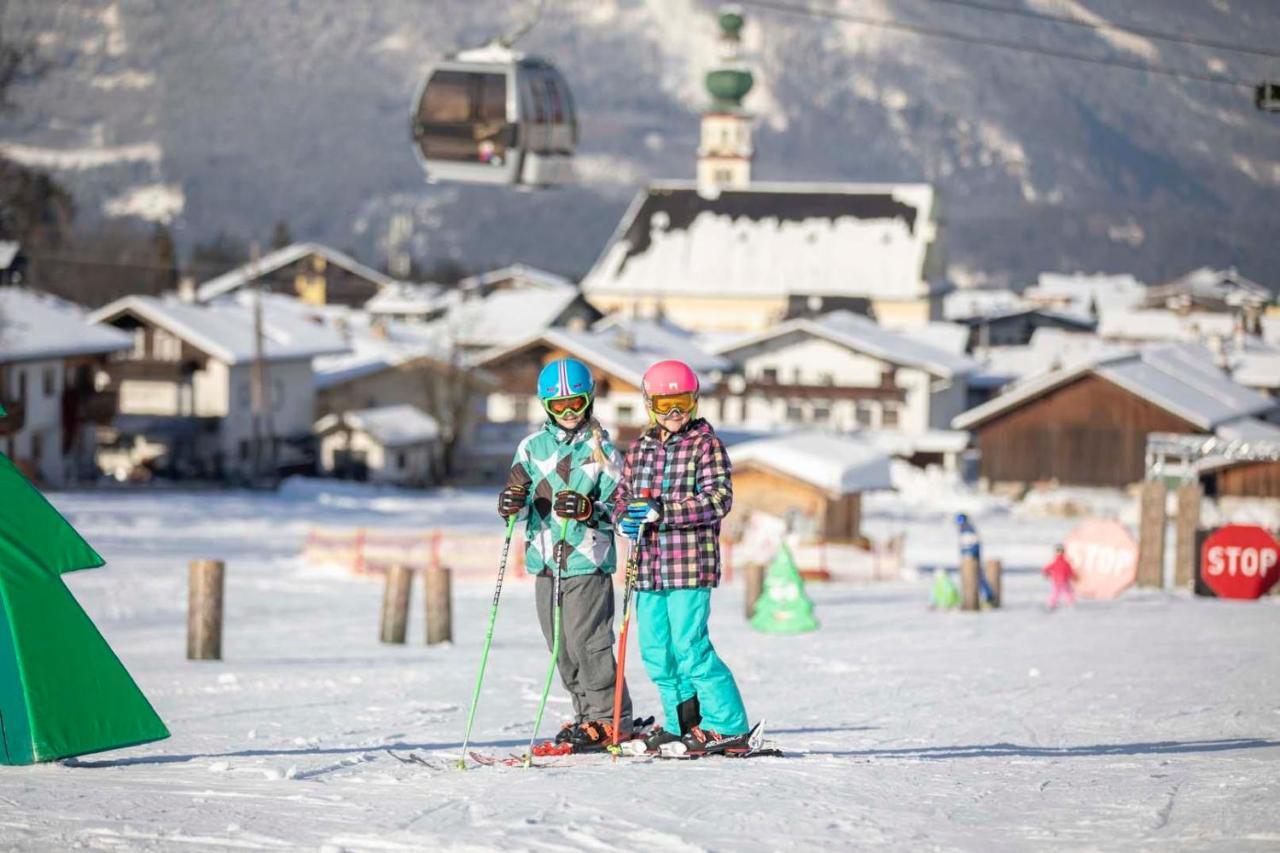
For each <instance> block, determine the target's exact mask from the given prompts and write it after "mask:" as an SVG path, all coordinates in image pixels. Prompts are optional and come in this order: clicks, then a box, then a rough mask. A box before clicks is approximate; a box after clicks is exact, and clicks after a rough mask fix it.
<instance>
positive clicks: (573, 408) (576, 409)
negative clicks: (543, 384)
mask: <svg viewBox="0 0 1280 853" xmlns="http://www.w3.org/2000/svg"><path fill="white" fill-rule="evenodd" d="M542 405H543V407H544V408H545V409H546V410H547V411H548V412H550V413H551V414H553V415H581V414H582V413H584V412H586V410H587V406H590V405H591V398H590V397H589V396H587V395H586V394H575V395H573V396H572V397H555V398H554V399H551V400H543V401H542Z"/></svg>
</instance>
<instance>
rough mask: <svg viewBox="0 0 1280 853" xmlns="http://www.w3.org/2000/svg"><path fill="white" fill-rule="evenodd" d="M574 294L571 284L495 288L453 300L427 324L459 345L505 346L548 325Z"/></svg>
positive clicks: (566, 305) (558, 315) (555, 319)
mask: <svg viewBox="0 0 1280 853" xmlns="http://www.w3.org/2000/svg"><path fill="white" fill-rule="evenodd" d="M577 298H578V289H577V288H576V287H574V286H573V285H555V286H550V285H540V286H537V287H528V288H519V289H512V290H498V291H495V292H493V293H490V294H489V295H488V296H485V297H483V298H479V297H477V298H471V299H460V300H458V301H456V302H455V303H454V304H453V305H451V306H450V307H449V308H448V310H447V311H446V312H445V313H444V315H443V316H442V317H440V318H439V319H438V320H434V321H432V323H431V324H429V325H433V326H436V327H438V328H439V329H440V330H441V333H442V334H444V335H445V336H446V337H448V338H449V339H451V340H455V341H457V342H458V343H459V344H461V345H462V346H466V347H473V348H489V347H496V346H505V345H506V344H508V343H510V342H511V341H513V340H519V339H522V338H524V337H526V336H528V335H530V334H536V333H538V332H540V331H542V330H543V329H546V328H548V327H550V326H551V325H552V324H553V323H555V322H556V321H557V320H558V319H559V318H560V315H562V314H563V313H564V312H565V311H566V310H568V308H569V307H570V306H571V305H573V303H574V301H575V300H576V299H577Z"/></svg>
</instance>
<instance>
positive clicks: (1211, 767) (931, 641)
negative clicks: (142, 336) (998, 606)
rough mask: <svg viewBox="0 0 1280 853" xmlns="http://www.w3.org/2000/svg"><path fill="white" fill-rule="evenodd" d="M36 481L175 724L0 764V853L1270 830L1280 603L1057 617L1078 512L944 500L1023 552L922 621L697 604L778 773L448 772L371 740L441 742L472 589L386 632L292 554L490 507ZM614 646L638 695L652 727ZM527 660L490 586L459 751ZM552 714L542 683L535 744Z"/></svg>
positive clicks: (901, 509) (921, 560) (519, 623)
mask: <svg viewBox="0 0 1280 853" xmlns="http://www.w3.org/2000/svg"><path fill="white" fill-rule="evenodd" d="M51 497H52V500H53V501H54V503H55V504H56V505H57V506H58V507H59V508H61V509H62V510H63V511H64V512H65V513H66V514H67V515H68V517H69V518H70V519H71V521H72V522H73V523H74V524H75V525H76V526H77V527H78V528H79V529H80V530H81V531H82V532H83V533H84V534H85V536H86V537H87V538H88V539H89V540H90V541H91V542H92V543H93V544H94V545H95V546H96V547H98V549H99V550H100V551H101V552H102V553H103V555H104V556H105V557H106V558H107V559H108V560H109V564H108V567H107V568H105V569H102V570H97V571H88V572H80V573H76V574H72V575H69V576H67V580H68V583H69V585H70V586H71V588H72V589H73V591H74V592H75V593H76V595H77V597H78V598H79V600H80V601H81V602H82V604H83V605H84V606H85V608H86V609H87V610H88V611H89V613H90V615H91V616H92V617H93V618H94V620H95V621H96V622H97V624H98V625H99V627H100V628H101V629H102V630H103V632H104V633H105V634H106V636H107V638H108V639H109V640H110V641H111V643H112V645H113V646H114V647H115V649H116V650H117V652H118V653H119V654H120V656H121V657H122V659H123V660H124V662H125V664H126V665H127V666H128V667H129V669H130V670H131V672H132V673H133V675H134V676H135V678H136V679H137V680H138V682H139V683H140V684H141V686H142V688H143V690H144V691H145V692H146V693H147V695H148V696H149V697H150V698H151V700H152V702H153V704H154V705H155V706H156V708H157V710H158V711H159V712H160V715H161V716H162V717H163V718H164V719H165V721H166V722H167V723H168V725H169V727H170V729H171V730H172V732H173V737H172V738H171V739H169V740H167V741H162V742H159V743H154V744H148V745H145V746H141V747H137V748H133V749H128V750H121V751H117V752H110V753H103V754H99V755H94V756H85V757H82V758H79V759H75V760H71V761H67V762H63V763H58V764H53V765H42V766H36V767H0V848H4V849H10V848H13V849H31V850H36V849H39V850H47V849H67V848H71V847H87V848H93V849H163V850H175V849H178V850H204V849H208V850H221V849H263V850H280V849H310V850H317V849H322V850H340V849H341V850H379V851H386V850H422V849H435V848H450V849H492V848H502V849H506V850H566V849H587V850H738V849H748V850H757V849H758V850H779V849H792V850H808V849H822V848H863V847H871V846H873V845H875V846H880V845H886V844H887V845H891V846H894V847H898V848H904V849H912V850H919V849H943V850H949V849H967V850H983V851H987V850H1021V849H1043V848H1047V847H1048V848H1063V849H1133V848H1140V849H1167V848H1169V847H1178V848H1183V849H1231V850H1241V849H1257V850H1274V849H1277V846H1280V806H1278V805H1277V802H1278V795H1280V607H1277V604H1280V600H1277V599H1274V598H1273V599H1270V600H1268V601H1264V602H1261V603H1254V604H1242V603H1233V602H1225V601H1203V600H1202V601H1194V600H1191V599H1190V598H1189V597H1187V596H1185V595H1180V594H1160V593H1150V592H1142V593H1139V592H1130V593H1129V594H1127V595H1126V596H1124V597H1123V598H1121V599H1120V600H1118V601H1115V602H1108V603H1099V602H1086V603H1084V604H1082V605H1081V606H1080V607H1079V608H1078V609H1076V610H1074V611H1069V612H1057V613H1053V614H1049V613H1046V612H1045V611H1044V610H1043V609H1042V605H1041V602H1042V598H1043V596H1044V594H1045V593H1046V592H1047V590H1046V588H1045V585H1044V583H1043V582H1042V581H1041V580H1040V579H1039V578H1038V577H1037V576H1036V575H1034V574H1032V573H1030V572H1026V571H1018V570H1017V569H1018V567H1031V566H1035V565H1038V564H1040V563H1042V562H1044V561H1045V559H1046V558H1047V554H1048V547H1049V546H1050V545H1051V544H1052V542H1053V541H1055V540H1056V539H1058V538H1060V537H1061V536H1062V535H1063V534H1064V533H1065V532H1066V530H1068V529H1069V528H1070V527H1071V526H1072V523H1073V522H1072V521H1070V520H1061V519H1051V518H1037V517H1034V516H1032V515H1028V514H1027V513H1025V512H1023V511H1020V510H1018V509H1015V508H1010V507H1009V506H1007V505H1006V504H1003V503H1001V502H1000V501H998V500H990V499H981V500H979V499H976V498H975V499H972V500H971V501H970V502H969V503H968V504H967V505H966V506H965V507H964V508H965V509H966V510H968V511H970V512H971V513H972V514H973V517H974V518H975V519H976V521H977V524H978V526H979V529H980V530H981V531H982V533H983V534H984V537H985V540H986V543H987V550H988V552H989V553H992V554H993V555H995V556H1002V557H1003V558H1004V559H1005V561H1006V563H1007V564H1008V565H1010V566H1012V567H1014V571H1012V572H1011V573H1010V574H1009V575H1008V576H1007V578H1006V598H1007V600H1008V606H1007V607H1006V608H1005V609H1004V610H1002V611H999V612H987V613H982V614H935V613H931V612H929V611H927V610H926V608H925V602H926V598H927V587H928V579H927V577H926V578H924V579H922V580H919V581H914V582H913V581H908V580H903V581H897V582H892V583H886V584H880V585H877V586H844V585H827V586H820V585H811V586H810V588H809V590H810V593H811V595H812V596H813V598H814V599H815V601H816V605H817V614H818V617H819V618H820V620H821V622H822V628H821V629H820V630H819V631H817V632H815V633H812V634H808V635H804V636H798V637H786V638H783V637H771V636H765V635H762V634H758V633H755V632H754V631H752V630H750V629H749V628H748V627H747V626H746V625H745V623H744V621H743V619H742V616H741V610H742V593H741V590H740V588H738V587H737V586H729V587H727V588H725V589H723V590H721V591H720V592H719V593H717V598H716V612H715V613H714V616H713V623H714V624H713V626H712V636H713V637H714V638H715V640H716V644H717V646H718V648H719V649H720V651H721V652H722V654H723V656H724V657H725V658H726V659H727V661H728V662H729V663H730V665H731V666H732V667H733V668H734V670H735V672H736V673H737V676H738V679H739V682H740V684H741V687H742V691H743V693H744V695H745V697H746V700H747V704H748V709H749V711H750V713H751V714H752V716H754V717H765V718H767V719H768V726H769V730H770V737H771V739H772V740H773V741H774V742H775V743H776V745H777V746H779V747H781V748H782V749H783V750H784V751H785V752H786V757H784V758H762V759H756V760H751V761H731V760H725V759H720V760H706V761H699V762H691V763H685V762H675V761H667V762H646V761H644V760H620V761H618V762H616V763H611V762H610V761H609V760H608V759H607V758H598V759H593V760H588V762H587V763H580V764H578V765H577V766H573V767H557V768H546V769H540V770H532V771H528V770H519V769H509V768H477V769H473V770H469V771H467V772H460V771H456V770H451V769H440V770H432V769H428V768H425V767H418V766H412V765H404V764H401V763H399V762H397V761H396V760H395V759H393V758H392V757H391V756H389V755H388V754H387V753H386V752H385V751H384V748H387V747H392V748H395V749H397V750H404V751H408V750H416V751H418V752H419V753H421V754H423V755H426V756H428V757H430V758H432V759H433V760H437V761H438V762H439V763H440V764H441V765H447V763H448V760H449V758H451V757H454V756H456V755H457V752H458V747H459V741H460V739H461V735H462V730H463V727H464V723H465V713H466V706H467V703H468V701H469V698H470V691H471V685H472V679H473V677H474V673H475V667H476V664H477V662H478V658H479V650H480V644H481V641H482V639H483V633H484V623H485V618H486V614H487V612H488V605H489V601H490V598H491V595H492V588H491V585H490V584H489V583H465V582H464V583H459V584H456V586H455V594H456V600H455V615H454V620H455V638H456V643H455V645H453V646H451V647H435V648H431V649H428V648H426V647H425V646H423V645H421V644H420V643H421V638H422V630H423V627H422V619H421V612H420V599H417V598H415V602H414V604H415V607H414V612H413V618H412V622H411V626H410V628H411V636H412V639H413V644H410V645H407V646H404V647H391V646H385V645H380V644H379V643H378V642H377V620H378V611H379V606H380V598H381V588H380V585H379V584H378V583H377V582H376V581H371V580H367V579H358V578H353V577H349V576H345V575H341V574H338V573H336V572H335V571H333V570H332V569H329V570H325V569H317V568H313V567H309V566H306V565H303V564H302V562H301V561H300V559H299V557H298V555H299V552H300V549H301V545H302V541H303V538H304V536H305V534H306V531H307V528H308V527H309V525H311V524H313V523H316V524H327V525H369V526H377V525H386V526H391V527H396V528H400V529H403V528H404V527H406V526H412V525H419V526H424V527H431V526H435V525H438V524H445V523H448V524H450V525H456V526H462V527H469V528H476V529H491V528H492V527H494V526H496V525H497V524H498V522H497V521H496V519H495V518H494V516H493V510H492V503H493V497H492V495H491V494H489V493H487V492H476V491H443V492H433V493H426V494H413V493H397V492H391V491H377V492H368V491H364V490H359V489H352V488H350V487H346V488H342V487H339V488H334V489H328V488H316V487H314V486H307V485H305V484H304V485H302V486H298V485H294V486H293V487H291V488H290V489H289V490H287V491H286V492H285V493H284V494H283V495H278V496H277V495H254V494H246V493H234V492H233V493H208V494H181V493H174V494H167V493H158V492H148V493H101V492H99V493H63V494H55V495H52V496H51ZM1117 500H1119V498H1117ZM913 503H914V500H913V499H912V498H911V496H910V495H909V496H908V497H907V498H902V497H898V498H883V499H881V498H877V499H875V500H872V501H869V502H868V519H867V526H868V529H869V531H870V533H871V534H872V535H883V534H885V533H895V532H905V534H906V536H907V557H908V562H909V563H912V564H913V565H921V564H923V565H930V564H934V563H938V562H950V561H952V560H953V559H954V556H953V555H954V552H955V543H954V541H953V537H954V533H953V528H952V526H951V524H950V518H949V515H950V513H951V512H952V511H954V507H951V506H949V505H948V506H946V508H945V511H944V509H943V504H944V503H945V502H943V501H937V500H935V501H934V502H933V503H932V504H920V505H919V506H917V507H913V506H912V505H911V504H913ZM919 507H924V508H919ZM194 557H220V558H223V559H225V560H227V564H228V576H227V599H226V605H227V613H226V635H225V640H224V660H223V661H221V662H216V663H214V662H204V663H192V662H188V661H186V660H185V659H184V652H185V634H184V632H185V606H186V562H187V560H189V559H191V558H194ZM495 557H496V555H495ZM418 592H420V588H419V589H417V590H415V593H418ZM633 642H634V640H633ZM631 660H632V662H633V663H632V668H631V673H632V686H633V691H634V695H635V699H636V706H637V710H638V711H640V712H644V713H651V712H654V711H656V710H657V701H656V694H655V692H654V690H653V688H652V686H651V685H650V684H649V682H648V680H647V679H646V678H645V676H644V674H643V671H642V668H641V666H640V664H639V655H638V653H636V651H635V649H634V648H633V649H632V653H631ZM545 664H546V650H545V646H544V645H543V642H542V639H541V637H540V635H539V634H538V630H537V628H536V625H535V621H534V616H533V603H532V601H531V585H530V584H528V583H518V582H512V583H509V584H508V586H507V589H506V591H505V592H504V595H503V601H502V609H501V615H500V618H499V624H498V629H497V637H496V640H495V643H494V650H493V654H492V657H491V660H490V668H489V674H488V677H487V680H486V685H485V694H484V700H483V703H482V706H481V709H480V713H479V716H478V719H477V726H476V729H477V733H476V735H475V737H474V741H475V744H476V747H477V748H478V749H480V750H482V751H485V752H490V753H497V754H504V753H508V752H518V751H520V750H522V749H523V747H524V745H525V743H526V742H527V741H528V738H529V735H530V729H531V726H532V721H533V715H534V712H535V709H536V705H537V698H538V689H539V686H540V679H541V676H542V673H543V671H544V667H545ZM566 709H567V700H566V699H565V697H564V696H563V694H562V693H561V692H560V691H559V688H558V685H557V688H556V690H554V691H553V693H552V702H551V705H550V706H549V711H548V720H547V721H544V724H543V729H544V731H543V734H544V735H549V734H550V733H551V732H552V730H553V729H554V728H555V727H556V726H557V725H558V723H559V720H560V719H561V717H562V715H563V714H564V712H565V711H566ZM86 713H91V709H87V710H86Z"/></svg>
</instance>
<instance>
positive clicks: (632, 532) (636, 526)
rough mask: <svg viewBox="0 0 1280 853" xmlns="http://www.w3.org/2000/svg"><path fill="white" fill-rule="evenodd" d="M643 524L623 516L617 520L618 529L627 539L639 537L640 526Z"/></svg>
mask: <svg viewBox="0 0 1280 853" xmlns="http://www.w3.org/2000/svg"><path fill="white" fill-rule="evenodd" d="M643 526H644V525H643V523H641V522H639V521H635V520H633V519H630V518H625V517H624V518H623V519H622V521H620V522H618V530H620V531H622V535H623V536H625V537H627V538H628V539H639V538H640V528H641V527H643Z"/></svg>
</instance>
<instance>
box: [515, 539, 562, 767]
mask: <svg viewBox="0 0 1280 853" xmlns="http://www.w3.org/2000/svg"><path fill="white" fill-rule="evenodd" d="M568 536H569V519H567V518H566V519H564V520H563V521H562V522H560V543H559V545H558V546H557V547H558V548H559V549H560V554H559V555H558V556H559V557H560V559H559V560H558V561H557V563H558V565H557V566H556V573H555V574H554V575H552V576H551V602H552V605H553V606H552V611H551V624H552V625H553V626H554V627H553V628H552V632H551V634H552V640H551V663H550V664H549V665H548V666H547V678H546V681H545V682H544V683H543V685H542V701H541V702H539V703H538V716H537V717H536V718H535V719H534V721H533V736H532V737H530V738H529V751H528V752H526V753H525V754H524V766H525V767H532V766H533V744H534V743H535V742H536V741H537V740H538V727H539V726H541V725H542V712H543V711H545V710H546V708H547V696H548V695H550V693H551V679H552V678H554V677H555V674H556V661H558V660H559V659H560V577H561V575H563V574H564V568H565V563H567V562H568V561H569V548H568V547H567V545H568V543H567V541H566V540H567V539H568Z"/></svg>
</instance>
